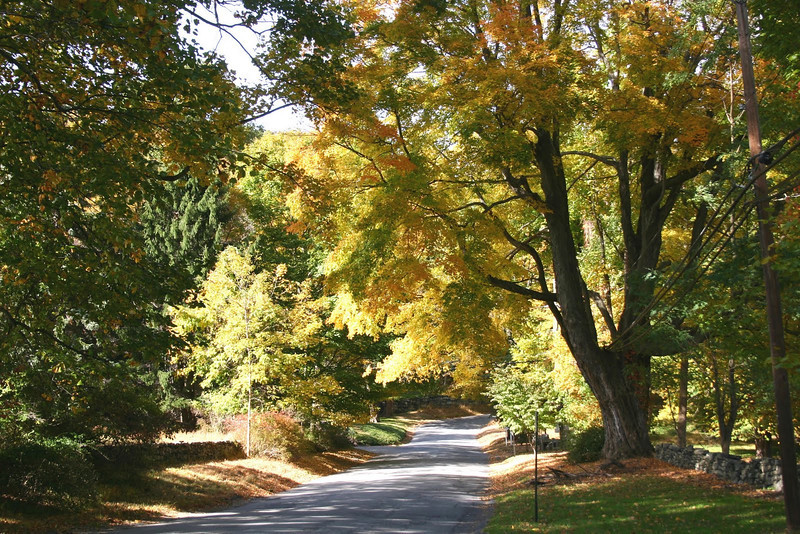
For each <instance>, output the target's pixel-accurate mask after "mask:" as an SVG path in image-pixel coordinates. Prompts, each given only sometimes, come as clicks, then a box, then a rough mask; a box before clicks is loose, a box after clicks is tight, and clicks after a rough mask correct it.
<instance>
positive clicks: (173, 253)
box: [140, 177, 233, 295]
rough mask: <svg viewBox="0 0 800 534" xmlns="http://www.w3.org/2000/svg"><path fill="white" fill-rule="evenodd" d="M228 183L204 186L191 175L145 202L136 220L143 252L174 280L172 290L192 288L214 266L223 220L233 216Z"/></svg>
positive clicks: (171, 184)
mask: <svg viewBox="0 0 800 534" xmlns="http://www.w3.org/2000/svg"><path fill="white" fill-rule="evenodd" d="M227 191H228V187H227V186H223V185H221V184H220V183H215V184H212V185H208V186H204V185H201V184H200V183H199V181H198V180H197V178H194V177H191V178H189V179H188V180H187V181H186V182H185V183H181V182H168V183H166V184H164V186H163V190H162V191H157V194H156V196H155V197H154V198H152V199H150V200H148V201H147V202H145V203H144V205H143V207H142V210H141V213H140V222H141V225H142V234H143V237H144V244H145V252H146V253H147V254H148V255H150V256H152V257H153V258H154V260H155V262H156V264H157V265H158V266H159V269H160V270H161V271H162V272H163V273H164V274H165V275H166V274H167V273H169V276H168V277H167V276H165V279H166V282H168V283H170V284H173V285H174V290H173V291H172V294H175V295H180V294H182V293H183V291H185V290H186V289H189V288H193V287H195V285H196V284H197V280H198V279H199V280H202V277H204V276H205V274H206V273H207V272H208V271H209V270H210V269H211V267H213V265H214V262H215V261H216V258H217V254H218V253H219V251H220V247H221V246H222V238H223V229H224V225H225V224H226V223H227V222H228V221H229V220H230V219H231V218H232V216H233V214H232V213H231V209H230V207H229V206H228V205H227V203H226V200H227Z"/></svg>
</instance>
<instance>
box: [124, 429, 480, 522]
mask: <svg viewBox="0 0 800 534" xmlns="http://www.w3.org/2000/svg"><path fill="white" fill-rule="evenodd" d="M488 421H489V416H483V415H479V416H472V417H463V418H460V419H450V420H447V421H439V422H436V423H431V424H427V425H424V426H421V427H419V428H418V429H417V431H416V433H415V434H414V439H413V440H412V441H411V443H408V444H406V445H401V446H399V447H366V448H367V449H368V450H371V451H374V452H377V453H378V454H379V456H377V457H376V458H373V459H372V460H370V461H368V462H366V463H364V464H362V465H359V466H358V467H355V468H353V469H350V470H349V471H346V472H344V473H339V474H336V475H331V476H327V477H323V478H319V479H317V480H314V481H312V482H309V483H307V484H303V485H302V486H298V487H296V488H294V489H291V490H289V491H286V492H283V493H280V494H278V495H275V496H272V497H267V498H263V499H255V500H252V501H249V502H248V503H247V504H245V505H243V506H239V507H236V508H230V509H228V510H225V511H220V512H214V513H207V514H195V515H191V516H188V517H184V518H180V519H175V520H171V521H169V522H166V523H159V524H154V525H140V526H135V527H131V528H128V529H124V530H122V531H121V532H127V533H130V534H152V533H159V534H163V533H172V532H175V533H188V532H192V533H223V532H236V533H238V532H242V533H252V532H264V533H293V534H294V533H307V532H326V533H329V532H331V533H333V532H341V533H344V532H349V533H359V534H360V533H379V532H392V533H425V534H445V533H448V534H449V533H453V534H456V533H457V534H471V533H479V532H481V531H482V530H483V527H484V525H485V522H486V519H487V517H488V506H487V503H486V502H485V501H483V500H482V497H483V495H484V494H485V492H486V489H487V486H488V461H487V458H486V455H485V454H484V453H483V452H482V451H481V450H480V447H479V446H478V442H477V440H476V436H477V434H478V433H479V432H480V429H481V427H483V426H484V425H485V424H486V423H487V422H488Z"/></svg>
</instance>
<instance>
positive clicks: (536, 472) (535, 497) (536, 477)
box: [533, 412, 539, 523]
mask: <svg viewBox="0 0 800 534" xmlns="http://www.w3.org/2000/svg"><path fill="white" fill-rule="evenodd" d="M535 420H536V425H535V426H536V430H535V434H534V438H533V519H534V521H536V522H537V523H538V522H539V412H536V419H535Z"/></svg>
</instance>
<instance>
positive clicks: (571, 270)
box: [534, 131, 652, 459]
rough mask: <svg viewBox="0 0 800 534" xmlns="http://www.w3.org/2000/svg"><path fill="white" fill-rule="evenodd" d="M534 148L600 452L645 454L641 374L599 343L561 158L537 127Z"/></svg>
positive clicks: (568, 329) (570, 340) (570, 334)
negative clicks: (595, 407)
mask: <svg viewBox="0 0 800 534" xmlns="http://www.w3.org/2000/svg"><path fill="white" fill-rule="evenodd" d="M534 151H535V157H536V161H537V164H538V167H539V169H540V171H541V175H542V191H543V192H544V195H545V202H546V203H547V207H548V211H547V213H545V219H546V221H547V225H548V229H549V244H550V250H551V252H552V257H553V260H552V261H553V272H554V276H555V280H556V287H557V288H558V291H557V295H558V305H559V308H560V310H561V315H562V317H563V329H562V335H563V337H564V339H565V340H566V342H567V345H568V346H569V348H570V350H571V352H572V355H573V357H574V358H575V361H576V362H577V364H578V368H579V369H580V371H581V373H582V375H583V377H584V379H585V380H586V382H587V383H588V385H589V387H590V388H591V390H592V392H593V393H594V395H595V397H596V398H597V401H598V403H599V405H600V410H601V412H602V415H603V425H604V428H605V435H606V441H605V446H604V448H603V454H604V456H606V457H607V458H613V459H617V458H626V457H632V456H648V455H650V454H652V445H651V444H650V439H649V436H648V429H647V420H646V412H645V410H644V409H643V407H642V405H641V403H640V401H639V399H638V398H637V391H638V389H639V385H640V384H637V382H636V380H638V379H639V378H641V376H640V373H637V372H630V371H631V369H630V365H629V364H630V362H629V361H626V359H625V357H624V355H623V354H622V353H620V352H614V351H608V350H604V349H602V348H601V347H600V346H599V343H598V338H597V330H596V328H595V324H594V317H593V316H592V311H591V306H590V303H591V298H590V296H589V292H588V290H587V288H586V285H585V283H584V280H583V277H582V275H581V272H580V267H579V264H578V257H577V249H576V247H575V241H574V237H573V235H572V232H571V228H570V221H569V209H568V204H567V188H566V180H565V177H564V172H563V168H562V167H561V166H560V165H558V164H556V161H557V160H560V158H559V157H558V156H559V153H558V146H557V139H554V138H553V136H552V135H551V134H550V133H549V132H545V131H540V132H539V136H538V141H537V143H536V144H535V147H534ZM637 363H639V362H637ZM648 367H649V366H648Z"/></svg>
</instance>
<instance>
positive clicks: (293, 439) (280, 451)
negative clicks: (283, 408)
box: [227, 412, 313, 460]
mask: <svg viewBox="0 0 800 534" xmlns="http://www.w3.org/2000/svg"><path fill="white" fill-rule="evenodd" d="M227 427H228V431H230V432H233V434H234V436H235V437H236V440H237V441H239V442H240V443H242V444H243V445H244V446H246V442H247V416H246V415H238V416H236V417H234V418H233V419H231V420H229V422H228V425H227ZM311 450H313V445H312V444H311V443H310V442H309V441H308V439H306V437H305V435H304V434H303V430H302V429H301V428H300V424H299V423H298V422H297V421H296V420H295V419H293V418H292V417H291V416H289V415H286V414H284V413H278V412H263V413H255V414H253V417H252V421H251V424H250V456H268V457H270V458H278V459H281V460H289V459H293V458H298V457H300V456H302V455H303V454H305V453H308V452H310V451H311Z"/></svg>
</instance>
